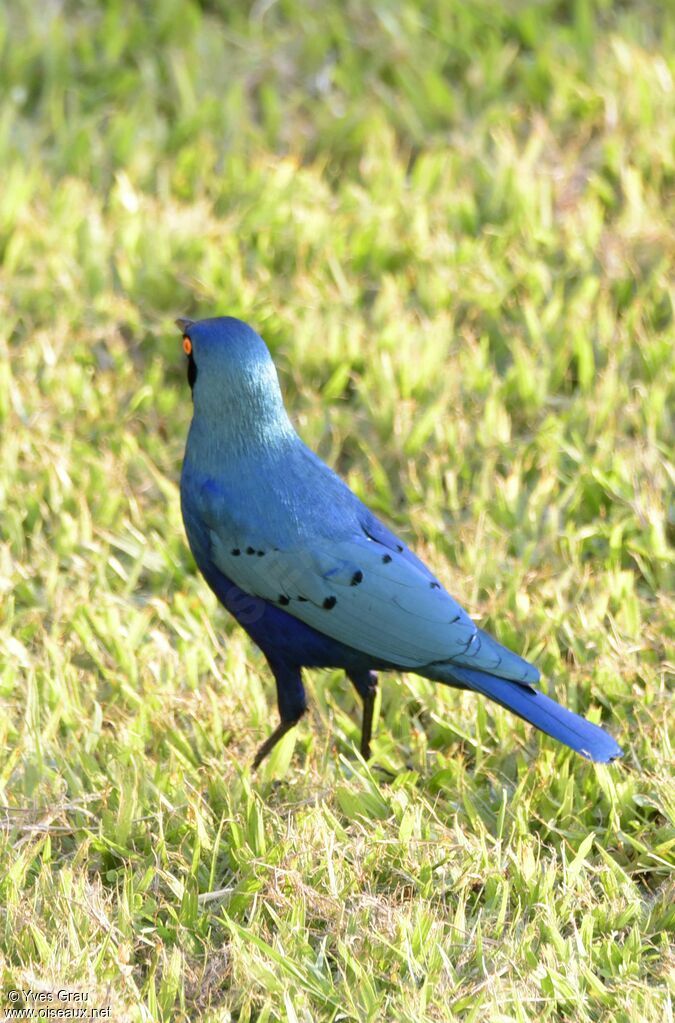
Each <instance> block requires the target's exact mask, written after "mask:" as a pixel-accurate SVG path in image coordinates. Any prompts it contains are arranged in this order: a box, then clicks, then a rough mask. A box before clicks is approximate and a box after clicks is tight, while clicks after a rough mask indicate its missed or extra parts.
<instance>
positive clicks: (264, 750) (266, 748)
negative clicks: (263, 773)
mask: <svg viewBox="0 0 675 1023" xmlns="http://www.w3.org/2000/svg"><path fill="white" fill-rule="evenodd" d="M298 720H299V719H298V718H296V719H295V721H280V722H279V724H278V725H277V727H276V728H275V729H274V731H273V732H272V734H271V735H270V736H269V738H267V739H265V741H264V743H263V744H262V746H261V747H260V748H259V750H258V752H257V753H256V755H255V758H254V760H253V767H254V768H255V767H260V765H261V764H262V762H263V760H264V759H265V757H266V756H267V755H268V754H269V753H271V752H272V750H273V749H274V747H275V746H276V744H277V743H278V742H279V740H280V739H283V737H284V735H285V734H286V732H289V731H290V730H291V728H293V727H294V725H297V723H298Z"/></svg>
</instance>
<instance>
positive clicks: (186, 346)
mask: <svg viewBox="0 0 675 1023" xmlns="http://www.w3.org/2000/svg"><path fill="white" fill-rule="evenodd" d="M183 351H184V352H185V354H186V355H189V354H190V353H191V351H192V341H191V340H190V338H189V337H188V336H187V334H185V335H184V337H183Z"/></svg>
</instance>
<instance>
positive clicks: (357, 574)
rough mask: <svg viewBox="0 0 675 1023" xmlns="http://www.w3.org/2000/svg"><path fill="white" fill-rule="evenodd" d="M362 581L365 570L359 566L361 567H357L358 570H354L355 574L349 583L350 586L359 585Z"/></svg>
mask: <svg viewBox="0 0 675 1023" xmlns="http://www.w3.org/2000/svg"><path fill="white" fill-rule="evenodd" d="M360 582H363V572H362V571H361V569H360V568H359V569H357V571H356V572H354V575H353V576H352V579H351V582H350V584H349V585H350V586H358V585H359V583H360Z"/></svg>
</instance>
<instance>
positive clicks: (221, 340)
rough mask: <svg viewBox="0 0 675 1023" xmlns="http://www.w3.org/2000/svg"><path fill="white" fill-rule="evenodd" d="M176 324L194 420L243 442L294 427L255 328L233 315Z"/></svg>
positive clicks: (264, 347)
mask: <svg viewBox="0 0 675 1023" xmlns="http://www.w3.org/2000/svg"><path fill="white" fill-rule="evenodd" d="M176 325H177V326H178V327H179V328H180V330H181V332H182V334H183V351H184V352H185V355H186V356H187V378H188V383H189V384H190V389H191V390H192V398H193V401H194V418H195V420H197V419H201V420H203V421H204V422H205V423H207V424H208V425H209V426H210V428H212V429H215V430H220V431H224V434H228V433H229V434H231V435H232V439H234V438H235V437H238V438H239V439H240V440H241V439H244V438H246V437H250V438H251V440H255V439H256V438H258V439H260V437H261V435H262V434H267V433H268V432H271V433H272V434H274V433H275V432H279V431H281V432H283V433H285V432H286V431H287V430H288V428H291V427H290V423H289V421H288V417H287V415H286V410H285V409H284V404H283V399H282V397H281V390H280V388H279V379H278V377H277V371H276V369H275V366H274V363H273V361H272V357H271V355H270V353H269V351H268V350H267V345H266V344H265V342H264V341H263V339H262V338H261V337H260V336H259V335H258V334H256V332H255V331H254V330H253V328H252V327H249V326H248V324H247V323H244V322H243V321H242V320H237V319H236V318H235V317H234V316H216V317H213V318H211V319H207V320H195V321H193V320H185V319H179V320H176ZM291 429H292V428H291Z"/></svg>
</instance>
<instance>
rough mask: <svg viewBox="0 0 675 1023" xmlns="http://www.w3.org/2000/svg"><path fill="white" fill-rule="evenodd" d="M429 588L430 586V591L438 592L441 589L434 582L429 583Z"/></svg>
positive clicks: (439, 585)
mask: <svg viewBox="0 0 675 1023" xmlns="http://www.w3.org/2000/svg"><path fill="white" fill-rule="evenodd" d="M429 586H431V589H432V590H440V588H441V584H440V583H437V582H436V581H435V580H434V582H432V583H429Z"/></svg>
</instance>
